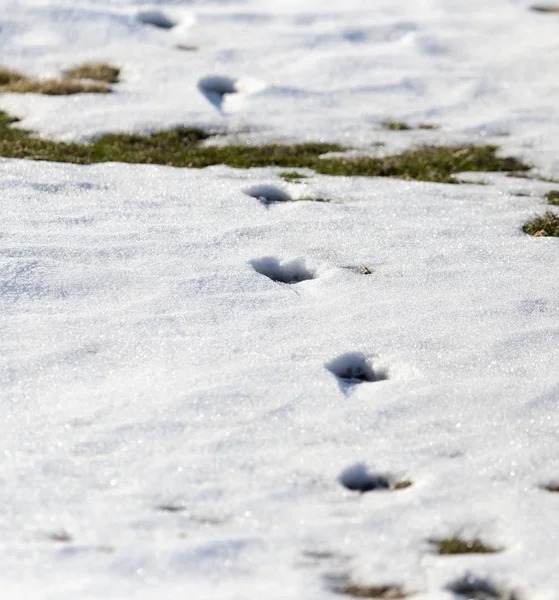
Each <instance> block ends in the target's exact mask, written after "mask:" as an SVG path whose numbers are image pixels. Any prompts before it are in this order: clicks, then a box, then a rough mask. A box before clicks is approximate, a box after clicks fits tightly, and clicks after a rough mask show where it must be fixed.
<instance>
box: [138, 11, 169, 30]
mask: <svg viewBox="0 0 559 600" xmlns="http://www.w3.org/2000/svg"><path fill="white" fill-rule="evenodd" d="M136 18H137V19H138V21H139V22H140V23H143V24H144V25H153V27H159V28H160V29H172V28H173V27H174V26H175V25H176V24H177V23H176V22H175V21H173V20H172V19H170V18H169V17H168V16H167V15H165V14H164V13H162V12H159V11H158V10H144V11H142V12H139V13H138V14H137V15H136Z"/></svg>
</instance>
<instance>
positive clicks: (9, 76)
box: [0, 67, 28, 86]
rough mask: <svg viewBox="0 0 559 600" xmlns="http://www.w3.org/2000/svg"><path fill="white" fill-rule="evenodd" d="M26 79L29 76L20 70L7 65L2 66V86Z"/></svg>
mask: <svg viewBox="0 0 559 600" xmlns="http://www.w3.org/2000/svg"><path fill="white" fill-rule="evenodd" d="M25 79H28V78H27V77H26V76H25V75H23V74H22V73H19V72H18V71H14V70H12V69H8V68H7V67H0V86H5V85H13V84H14V83H17V82H18V81H24V80H25Z"/></svg>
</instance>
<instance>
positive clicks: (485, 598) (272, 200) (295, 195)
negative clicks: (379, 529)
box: [49, 7, 559, 600]
mask: <svg viewBox="0 0 559 600" xmlns="http://www.w3.org/2000/svg"><path fill="white" fill-rule="evenodd" d="M532 8H533V10H538V9H537V8H534V7H532ZM136 19H137V20H138V22H140V23H142V24H144V25H148V26H152V27H156V28H159V29H164V30H170V29H173V28H174V27H176V26H177V25H178V24H179V21H178V20H176V19H174V18H173V17H171V16H170V15H168V14H166V13H164V12H162V11H159V10H144V11H140V12H138V13H137V14H136ZM183 48H184V49H189V50H193V49H197V47H195V46H183ZM265 87H266V84H265V83H264V82H262V81H258V80H252V79H248V78H240V79H235V78H232V77H228V76H223V75H208V76H206V77H202V78H201V79H200V80H199V82H198V89H199V91H200V92H201V93H202V94H203V95H204V96H205V97H206V99H207V100H208V101H209V102H210V103H211V104H213V105H214V106H215V107H216V108H217V109H218V110H219V111H221V112H223V109H224V103H225V101H226V100H227V99H228V98H232V97H242V96H243V95H248V94H251V93H255V92H258V91H260V90H262V89H264V88H265ZM288 174H289V173H288ZM295 175H298V177H297V178H295V177H293V178H292V179H291V180H292V181H298V180H299V177H305V176H303V175H299V174H298V173H295ZM301 189H303V188H297V187H292V188H291V189H287V188H285V187H279V186H276V185H271V184H258V185H253V186H251V187H249V188H246V189H244V190H243V191H244V193H245V194H246V195H248V196H250V197H252V198H255V199H257V200H259V201H260V202H261V203H262V204H263V205H264V206H266V207H270V206H272V205H276V204H284V203H290V202H297V201H313V202H329V201H330V200H328V199H325V198H317V197H312V195H309V194H306V193H305V191H304V189H303V191H300V190H301ZM250 264H251V266H252V268H253V269H254V271H255V272H256V273H258V274H260V275H263V276H265V277H268V278H269V279H271V280H272V281H274V282H276V283H280V284H287V285H296V284H299V283H301V282H304V281H309V280H312V279H315V278H316V277H317V274H316V272H315V271H314V270H313V269H311V268H310V267H309V266H308V265H307V264H306V262H305V261H304V260H303V259H296V260H291V261H284V262H280V260H279V259H277V258H276V257H272V256H265V257H262V258H258V259H254V260H252V261H251V263H250ZM344 268H348V269H350V270H352V271H355V272H357V273H360V274H363V275H369V274H371V273H372V271H371V270H370V269H369V268H368V267H365V266H363V267H362V268H360V267H354V266H349V267H344ZM324 366H325V368H326V369H327V370H328V371H329V372H330V373H331V374H332V375H333V376H334V377H335V378H336V380H337V382H338V385H339V387H340V389H341V391H342V392H343V393H348V392H350V391H351V390H352V389H353V388H354V386H357V385H361V384H368V383H376V382H380V381H384V380H387V379H389V370H388V369H387V368H386V367H385V366H382V365H377V364H376V363H375V362H372V361H371V360H370V359H369V358H367V357H366V356H365V355H364V354H363V353H361V352H347V353H345V354H342V355H340V356H338V357H336V358H333V359H332V360H330V361H329V362H327V363H326V364H325V365H324ZM338 483H339V484H340V485H341V486H342V487H343V488H345V489H346V490H348V491H350V492H355V493H358V494H365V493H368V492H397V491H400V490H405V489H407V488H409V487H411V486H412V485H413V484H412V481H410V480H408V479H405V478H404V479H403V478H400V477H397V476H394V475H392V474H390V473H383V472H370V471H369V470H368V468H367V466H366V465H365V464H363V463H356V464H354V465H350V466H348V467H347V468H346V469H344V470H343V471H342V472H341V473H340V475H339V476H338ZM540 488H541V489H543V490H547V491H548V492H559V483H557V482H549V483H547V484H542V485H540ZM155 509H156V510H157V511H161V512H165V513H168V514H181V513H182V512H183V511H184V510H185V506H183V505H182V504H162V505H159V506H157V507H155ZM191 520H192V521H193V522H197V523H204V524H205V523H211V524H217V523H219V522H220V521H215V520H211V519H204V518H198V517H191ZM49 538H50V539H51V540H53V541H56V542H58V543H69V542H71V541H72V538H71V536H70V535H69V534H67V533H66V532H63V534H61V533H60V532H56V533H52V534H50V535H49ZM430 542H431V544H434V545H435V546H437V547H438V548H439V551H438V552H437V553H438V554H441V555H442V554H448V555H452V554H463V553H472V554H473V553H479V552H486V553H489V552H499V551H501V550H502V548H490V547H488V546H486V545H484V544H481V543H480V542H479V541H478V540H473V541H472V540H461V539H459V538H455V539H451V540H430ZM445 544H446V545H445ZM449 544H450V547H452V548H454V549H455V550H456V551H441V548H443V547H445V548H446V547H449ZM481 548H485V550H482V549H481ZM488 548H490V549H488ZM303 556H304V557H305V558H306V559H308V560H311V561H313V563H321V562H322V563H323V562H329V563H331V564H332V563H339V562H340V559H343V560H342V562H343V561H345V560H347V558H348V557H340V556H339V555H337V554H335V553H332V552H326V551H306V552H304V553H303ZM326 580H327V583H328V585H329V587H330V589H331V590H332V591H334V592H336V593H338V594H340V595H343V596H346V597H353V598H381V599H385V600H395V599H399V598H406V597H408V596H411V595H413V594H414V593H417V592H419V591H420V590H406V589H405V587H403V586H402V585H400V584H394V583H389V584H383V583H380V584H378V585H362V584H360V583H356V582H353V581H352V580H351V578H350V577H349V575H348V574H346V573H343V574H341V575H340V574H337V575H330V576H327V577H326ZM446 589H447V591H449V592H451V593H453V594H454V595H455V596H456V597H457V598H462V599H471V600H519V597H518V596H517V595H516V594H515V593H514V592H511V591H509V590H506V589H503V588H501V587H499V586H496V585H494V584H493V583H492V582H491V581H489V580H487V579H483V578H478V577H476V576H475V575H473V574H471V573H469V572H467V573H466V574H465V575H464V576H463V577H461V578H459V579H457V580H455V581H453V582H451V583H449V584H448V585H447V587H446Z"/></svg>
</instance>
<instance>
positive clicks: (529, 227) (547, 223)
mask: <svg viewBox="0 0 559 600" xmlns="http://www.w3.org/2000/svg"><path fill="white" fill-rule="evenodd" d="M522 231H524V233H527V234H528V235H533V236H536V237H559V215H557V214H555V213H554V212H552V211H550V210H548V211H547V212H546V213H544V214H543V215H541V216H538V217H535V218H534V219H532V220H531V221H528V223H526V224H525V225H524V227H522Z"/></svg>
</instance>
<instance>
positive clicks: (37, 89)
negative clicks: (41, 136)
mask: <svg viewBox="0 0 559 600" xmlns="http://www.w3.org/2000/svg"><path fill="white" fill-rule="evenodd" d="M110 91H111V88H110V87H109V86H108V85H106V84H104V83H93V82H85V81H78V80H76V79H47V80H46V81H39V80H37V79H29V78H27V77H25V78H23V79H19V80H17V81H12V83H7V84H5V85H1V86H0V92H12V93H14V94H45V95H47V96H69V95H72V94H108V93H109V92H110Z"/></svg>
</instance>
